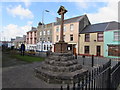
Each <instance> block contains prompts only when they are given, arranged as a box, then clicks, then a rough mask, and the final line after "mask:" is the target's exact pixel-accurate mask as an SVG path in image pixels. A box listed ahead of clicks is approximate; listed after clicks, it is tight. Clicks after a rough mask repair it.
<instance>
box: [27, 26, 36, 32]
mask: <svg viewBox="0 0 120 90" xmlns="http://www.w3.org/2000/svg"><path fill="white" fill-rule="evenodd" d="M33 31H37V28H36V27H32V28H31V30H30V31H28V32H33Z"/></svg>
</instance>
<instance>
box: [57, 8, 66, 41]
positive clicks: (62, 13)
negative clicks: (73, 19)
mask: <svg viewBox="0 0 120 90" xmlns="http://www.w3.org/2000/svg"><path fill="white" fill-rule="evenodd" d="M66 12H67V10H66V9H65V8H64V7H63V6H61V7H60V8H59V10H58V12H57V13H58V14H59V15H61V30H60V42H64V39H63V26H64V14H65V13H66Z"/></svg>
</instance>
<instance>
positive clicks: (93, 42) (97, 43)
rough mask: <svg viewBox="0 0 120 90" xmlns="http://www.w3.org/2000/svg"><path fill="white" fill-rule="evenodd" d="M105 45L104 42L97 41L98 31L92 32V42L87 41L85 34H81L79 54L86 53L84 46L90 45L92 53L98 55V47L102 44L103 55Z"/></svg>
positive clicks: (90, 52)
mask: <svg viewBox="0 0 120 90" xmlns="http://www.w3.org/2000/svg"><path fill="white" fill-rule="evenodd" d="M94 40H96V42H95V41H94ZM103 45H104V44H103V42H97V33H90V42H85V34H80V36H79V54H81V55H83V54H84V46H89V50H90V51H89V54H90V55H96V47H97V46H101V56H103V49H104V47H103Z"/></svg>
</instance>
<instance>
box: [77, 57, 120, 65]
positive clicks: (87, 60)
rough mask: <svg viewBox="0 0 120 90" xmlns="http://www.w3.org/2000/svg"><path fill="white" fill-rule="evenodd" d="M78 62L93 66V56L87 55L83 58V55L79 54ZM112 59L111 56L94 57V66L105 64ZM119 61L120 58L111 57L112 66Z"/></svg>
mask: <svg viewBox="0 0 120 90" xmlns="http://www.w3.org/2000/svg"><path fill="white" fill-rule="evenodd" d="M77 59H78V62H79V63H80V64H82V65H83V63H84V65H85V66H91V65H92V57H90V56H89V57H88V56H86V57H85V58H82V56H78V57H77ZM109 60H110V58H103V57H94V66H100V65H103V64H105V63H106V62H108V61H109ZM118 61H120V59H111V66H114V65H116V64H117V63H118Z"/></svg>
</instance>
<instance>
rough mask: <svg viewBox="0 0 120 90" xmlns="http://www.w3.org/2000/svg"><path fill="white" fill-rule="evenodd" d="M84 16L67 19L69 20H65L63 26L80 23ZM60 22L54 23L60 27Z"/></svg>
mask: <svg viewBox="0 0 120 90" xmlns="http://www.w3.org/2000/svg"><path fill="white" fill-rule="evenodd" d="M84 16H85V15H82V16H77V17H73V18H69V19H65V20H64V24H67V23H71V22H78V21H80V20H81V19H82V18H83V17H84ZM60 24H61V22H55V25H60Z"/></svg>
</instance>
